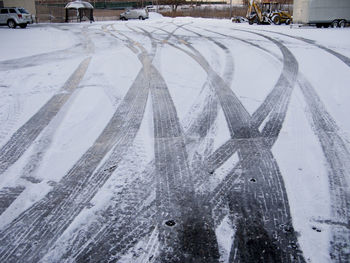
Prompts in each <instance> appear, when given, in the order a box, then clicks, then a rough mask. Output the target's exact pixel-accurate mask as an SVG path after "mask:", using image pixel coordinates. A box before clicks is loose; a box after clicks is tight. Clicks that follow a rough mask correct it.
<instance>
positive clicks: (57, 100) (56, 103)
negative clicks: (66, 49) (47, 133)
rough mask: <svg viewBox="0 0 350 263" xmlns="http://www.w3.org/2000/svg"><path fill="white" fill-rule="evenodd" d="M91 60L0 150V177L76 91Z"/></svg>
mask: <svg viewBox="0 0 350 263" xmlns="http://www.w3.org/2000/svg"><path fill="white" fill-rule="evenodd" d="M90 60H91V58H86V59H85V60H84V61H83V62H81V63H80V65H79V67H78V68H77V69H76V70H75V72H74V73H73V74H72V75H71V76H70V78H69V79H68V80H67V81H66V83H65V84H64V86H63V87H62V89H61V92H60V93H58V94H56V95H54V96H53V97H51V99H50V100H49V101H48V102H46V103H45V104H44V105H43V106H42V107H41V108H40V110H39V111H38V112H37V113H36V114H34V115H33V116H32V117H31V118H30V119H29V120H28V121H27V122H26V123H25V124H23V125H22V127H20V128H19V129H18V130H17V131H16V132H15V133H14V134H13V135H12V137H11V138H10V139H9V141H8V142H7V143H6V144H5V145H3V146H2V147H1V149H0V175H1V174H2V173H4V172H5V171H6V170H7V169H8V168H9V167H10V166H11V165H12V164H14V163H15V162H16V161H17V160H18V159H19V158H20V157H21V156H22V155H23V153H24V152H25V151H26V150H27V149H28V148H29V146H30V145H31V144H32V143H33V141H34V140H35V139H36V138H37V137H38V135H39V134H40V133H41V132H42V131H43V130H44V128H45V127H46V126H47V125H48V124H49V123H50V121H51V120H52V119H53V118H54V117H55V116H56V115H57V113H58V112H59V111H60V109H61V108H62V106H63V105H64V104H65V103H66V102H67V101H68V99H69V98H70V97H71V95H72V94H73V92H74V91H75V90H76V89H77V87H78V85H79V83H80V81H81V80H82V78H83V77H84V75H85V72H86V70H87V68H88V66H89V63H90Z"/></svg>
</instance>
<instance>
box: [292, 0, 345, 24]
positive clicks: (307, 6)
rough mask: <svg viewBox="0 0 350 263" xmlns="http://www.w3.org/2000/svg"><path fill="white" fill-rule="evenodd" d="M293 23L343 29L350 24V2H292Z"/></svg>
mask: <svg viewBox="0 0 350 263" xmlns="http://www.w3.org/2000/svg"><path fill="white" fill-rule="evenodd" d="M293 20H294V22H295V23H301V24H309V25H316V26H317V27H329V26H332V27H345V26H346V25H347V24H348V23H350V0H294V7H293Z"/></svg>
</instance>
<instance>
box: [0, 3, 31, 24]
mask: <svg viewBox="0 0 350 263" xmlns="http://www.w3.org/2000/svg"><path fill="white" fill-rule="evenodd" d="M32 23H33V18H32V15H31V14H29V12H28V11H27V10H25V9H24V8H22V7H2V8H0V25H8V27H9V28H16V27H17V26H20V27H21V28H26V27H27V25H28V24H32Z"/></svg>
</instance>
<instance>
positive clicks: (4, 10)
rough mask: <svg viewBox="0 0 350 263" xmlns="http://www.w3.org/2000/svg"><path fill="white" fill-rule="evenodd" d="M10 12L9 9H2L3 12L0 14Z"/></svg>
mask: <svg viewBox="0 0 350 263" xmlns="http://www.w3.org/2000/svg"><path fill="white" fill-rule="evenodd" d="M8 13H9V12H8V10H7V9H1V12H0V14H8Z"/></svg>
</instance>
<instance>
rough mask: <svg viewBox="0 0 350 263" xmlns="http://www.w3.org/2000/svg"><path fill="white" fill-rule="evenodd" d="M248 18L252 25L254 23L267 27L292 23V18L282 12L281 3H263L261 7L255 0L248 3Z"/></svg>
mask: <svg viewBox="0 0 350 263" xmlns="http://www.w3.org/2000/svg"><path fill="white" fill-rule="evenodd" d="M247 18H248V21H249V24H250V25H252V24H254V23H257V24H265V25H269V24H271V23H274V24H275V25H280V24H283V23H284V24H286V25H289V24H290V23H291V22H292V16H291V15H290V14H288V12H286V11H282V10H281V5H280V4H279V3H271V2H269V3H262V4H261V7H259V5H258V4H257V3H256V1H255V0H250V1H249V2H248V11H247Z"/></svg>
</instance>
